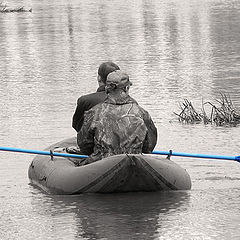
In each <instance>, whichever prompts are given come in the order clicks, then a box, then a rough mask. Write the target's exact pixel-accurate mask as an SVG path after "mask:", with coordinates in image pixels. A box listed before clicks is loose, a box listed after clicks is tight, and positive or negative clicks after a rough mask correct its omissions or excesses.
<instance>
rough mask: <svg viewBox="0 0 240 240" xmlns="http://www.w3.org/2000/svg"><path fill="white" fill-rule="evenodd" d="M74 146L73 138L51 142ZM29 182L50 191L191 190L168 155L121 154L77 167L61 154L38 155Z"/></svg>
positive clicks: (183, 175)
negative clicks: (165, 156)
mask: <svg viewBox="0 0 240 240" xmlns="http://www.w3.org/2000/svg"><path fill="white" fill-rule="evenodd" d="M74 145H75V146H76V145H77V143H76V138H70V139H66V140H63V141H61V142H58V143H56V144H54V145H51V146H50V147H48V148H47V149H46V150H51V149H54V148H56V147H58V148H63V147H69V146H74ZM28 176H29V179H30V182H31V184H33V185H34V186H37V187H38V188H40V189H42V190H43V191H45V192H47V193H49V194H81V193H114V192H139V191H141V192H153V191H169V190H188V189H191V179H190V176H189V174H188V173H187V171H186V170H185V169H183V168H182V167H180V166H179V165H178V164H176V163H174V162H173V161H171V160H169V159H168V158H164V157H159V156H153V155H143V154H121V155H115V156H111V157H107V158H104V159H102V160H100V161H97V162H93V163H91V164H87V165H83V166H77V165H76V164H75V163H74V160H73V159H71V158H67V157H66V158H64V157H56V156H54V157H51V156H44V155H38V156H36V157H35V158H34V159H33V161H32V163H31V165H30V166H29V170H28Z"/></svg>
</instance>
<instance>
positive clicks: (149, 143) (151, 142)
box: [142, 112, 157, 153]
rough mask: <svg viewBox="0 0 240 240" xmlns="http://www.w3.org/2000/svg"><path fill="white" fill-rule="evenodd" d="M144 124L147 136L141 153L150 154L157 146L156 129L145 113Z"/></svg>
mask: <svg viewBox="0 0 240 240" xmlns="http://www.w3.org/2000/svg"><path fill="white" fill-rule="evenodd" d="M143 120H144V122H145V124H146V127H147V135H146V138H145V140H144V142H143V149H142V152H143V153H152V151H153V149H154V147H155V146H156V144H157V128H156V127H155V125H154V123H153V121H152V119H151V117H150V115H149V114H148V113H147V112H145V113H144V119H143Z"/></svg>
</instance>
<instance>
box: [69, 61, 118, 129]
mask: <svg viewBox="0 0 240 240" xmlns="http://www.w3.org/2000/svg"><path fill="white" fill-rule="evenodd" d="M115 70H119V67H118V66H117V65H116V64H115V63H113V62H104V63H102V64H101V65H100V66H99V68H98V78H97V79H98V84H99V88H98V89H97V92H95V93H90V94H87V95H83V96H81V97H80V98H78V100H77V107H76V109H75V112H74V114H73V118H72V127H73V128H74V129H75V130H76V131H77V132H79V130H80V129H81V127H82V124H83V121H84V113H85V112H86V111H88V110H89V109H91V108H92V107H94V106H95V105H97V104H99V103H102V102H103V101H104V100H105V99H106V98H107V94H106V92H105V84H106V80H107V75H108V74H109V73H111V72H113V71H115Z"/></svg>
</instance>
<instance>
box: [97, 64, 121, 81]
mask: <svg viewBox="0 0 240 240" xmlns="http://www.w3.org/2000/svg"><path fill="white" fill-rule="evenodd" d="M115 70H120V68H119V66H118V65H117V64H115V63H113V62H104V63H102V64H101V65H100V66H99V68H98V75H99V76H100V77H101V79H102V82H103V83H104V84H106V80H107V75H108V74H109V73H111V72H113V71H115Z"/></svg>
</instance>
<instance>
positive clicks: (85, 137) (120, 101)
mask: <svg viewBox="0 0 240 240" xmlns="http://www.w3.org/2000/svg"><path fill="white" fill-rule="evenodd" d="M117 73H118V74H119V73H120V75H121V74H122V72H121V71H120V72H118V71H117ZM111 75H112V77H113V78H114V77H116V76H114V73H110V74H109V78H108V79H107V83H108V85H109V86H110V85H111ZM109 79H110V80H109ZM108 80H109V82H110V83H109V82H108ZM122 82H123V89H124V88H125V87H126V86H127V85H126V86H125V85H124V84H129V83H130V82H129V80H128V81H126V83H124V81H122ZM122 82H121V84H122ZM119 85H120V84H119ZM118 87H119V86H118ZM120 87H121V85H120ZM110 88H111V87H110ZM123 89H122V88H119V89H118V88H117V89H113V90H110V92H109V94H108V98H107V99H106V100H105V101H104V102H103V103H101V104H98V105H97V106H95V107H93V108H92V109H90V110H89V111H88V112H86V114H85V120H84V124H83V127H82V129H81V131H80V132H79V134H78V145H79V147H80V149H81V151H82V152H84V153H85V154H88V155H90V157H89V158H88V160H87V162H88V163H89V162H93V161H97V160H100V159H101V158H104V157H108V156H111V155H117V154H123V153H129V154H139V153H142V152H143V153H151V152H152V150H153V149H154V147H155V145H156V141H157V130H156V127H155V126H154V124H153V122H152V120H151V117H150V115H149V114H148V112H147V111H145V110H144V109H143V108H141V107H140V106H139V105H138V104H137V102H136V101H135V100H134V99H133V98H131V97H130V96H129V95H128V93H127V92H126V91H124V90H123Z"/></svg>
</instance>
